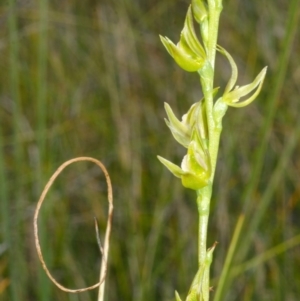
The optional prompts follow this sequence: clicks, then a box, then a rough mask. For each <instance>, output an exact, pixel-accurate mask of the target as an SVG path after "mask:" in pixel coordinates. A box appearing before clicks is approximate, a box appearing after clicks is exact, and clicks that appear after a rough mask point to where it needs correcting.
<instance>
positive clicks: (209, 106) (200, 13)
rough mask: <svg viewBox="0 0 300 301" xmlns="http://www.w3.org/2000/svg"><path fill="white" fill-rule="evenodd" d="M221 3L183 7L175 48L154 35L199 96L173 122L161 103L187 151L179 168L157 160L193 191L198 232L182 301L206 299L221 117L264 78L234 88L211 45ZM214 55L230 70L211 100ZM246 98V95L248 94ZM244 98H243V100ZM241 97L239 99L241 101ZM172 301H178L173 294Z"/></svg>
mask: <svg viewBox="0 0 300 301" xmlns="http://www.w3.org/2000/svg"><path fill="white" fill-rule="evenodd" d="M222 8H223V7H222V0H207V2H206V1H204V0H192V3H191V6H190V7H189V8H188V12H187V15H186V19H185V23H184V28H183V30H182V32H181V35H180V40H179V42H178V43H177V44H176V45H175V44H174V43H173V42H172V41H171V40H170V39H168V38H167V37H162V36H161V37H160V38H161V41H162V43H163V45H164V46H165V48H166V49H167V51H168V52H169V54H170V55H171V56H172V57H173V59H174V60H175V62H176V63H177V64H178V65H179V67H181V68H182V69H184V70H185V71H188V72H197V73H198V75H199V77H200V84H201V86H202V91H203V95H204V98H203V99H201V100H200V101H199V102H197V103H195V104H193V105H192V106H191V108H190V109H189V111H188V112H187V113H186V114H184V115H183V117H182V120H181V121H180V120H179V119H177V117H176V116H175V114H174V113H173V111H172V109H171V107H170V106H169V105H168V104H165V110H166V113H167V116H168V119H166V124H167V126H168V127H169V129H170V130H171V133H172V135H173V137H174V138H175V140H176V141H177V142H178V143H180V144H181V145H182V146H184V147H185V148H186V149H187V154H186V155H185V156H184V158H183V160H182V162H181V166H180V167H179V166H177V165H176V164H174V163H172V162H170V161H168V160H166V159H164V158H162V157H160V156H158V159H159V160H160V161H161V163H163V164H164V165H165V166H166V167H167V168H168V169H169V170H170V171H171V172H172V173H173V175H175V176H176V177H178V178H180V179H181V182H182V185H183V186H184V187H186V188H189V189H193V190H195V192H196V195H197V198H196V203H197V208H198V215H199V233H198V272H197V274H196V276H195V278H194V281H193V283H192V285H191V288H190V291H189V293H188V295H187V298H186V301H208V300H209V292H210V288H209V267H210V264H211V262H212V254H213V251H214V249H215V246H216V244H214V245H213V247H211V248H209V249H207V243H206V242H207V227H208V219H209V211H210V201H211V196H212V187H213V181H214V175H215V169H216V164H217V157H218V150H219V141H220V135H221V132H222V119H223V117H224V115H225V113H226V111H227V109H228V107H229V106H231V107H236V108H239V107H244V106H246V105H248V104H250V103H251V102H252V101H253V100H254V99H255V98H256V97H257V96H258V94H259V92H260V90H261V88H262V84H263V81H264V78H265V75H266V71H267V69H266V68H264V69H263V70H262V71H261V72H260V73H259V74H258V75H257V76H256V78H255V79H254V81H253V82H252V83H250V84H248V85H244V86H242V87H239V86H236V81H237V78H238V70H237V66H236V64H235V62H234V60H233V58H232V57H231V55H230V54H229V53H228V52H227V51H226V50H225V49H224V48H223V47H221V46H219V45H217V38H218V27H219V18H220V13H221V11H222ZM193 19H194V20H195V21H196V22H197V23H198V24H199V26H200V34H201V38H202V42H200V40H199V39H198V37H197V34H196V31H195V29H194V25H193V22H194V21H193ZM217 52H219V53H220V54H222V55H223V56H225V58H227V60H228V62H229V64H230V67H231V77H230V78H229V81H228V84H227V86H226V87H225V90H224V92H223V95H222V96H221V97H219V98H217V99H216V100H215V97H216V94H217V92H218V90H219V88H214V74H215V57H216V53H217ZM251 93H252V95H250V96H249V94H251ZM244 98H246V99H244ZM241 99H242V100H241ZM175 299H176V301H181V299H180V296H179V294H178V293H177V292H176V293H175Z"/></svg>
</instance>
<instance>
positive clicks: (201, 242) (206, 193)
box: [197, 185, 212, 268]
mask: <svg viewBox="0 0 300 301" xmlns="http://www.w3.org/2000/svg"><path fill="white" fill-rule="evenodd" d="M211 193H212V185H208V186H206V187H204V188H202V189H200V190H198V191H197V206H198V214H199V237H198V250H199V252H198V263H199V268H200V267H201V266H202V265H203V264H204V262H205V259H206V249H207V246H206V240H207V226H208V218H209V205H210V199H211Z"/></svg>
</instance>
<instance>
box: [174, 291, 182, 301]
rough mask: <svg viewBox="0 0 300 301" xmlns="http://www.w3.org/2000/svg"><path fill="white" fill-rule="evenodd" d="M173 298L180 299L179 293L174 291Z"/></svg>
mask: <svg viewBox="0 0 300 301" xmlns="http://www.w3.org/2000/svg"><path fill="white" fill-rule="evenodd" d="M175 298H176V301H181V299H180V296H179V294H178V293H177V291H175Z"/></svg>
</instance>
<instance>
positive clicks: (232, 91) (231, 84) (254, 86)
mask: <svg viewBox="0 0 300 301" xmlns="http://www.w3.org/2000/svg"><path fill="white" fill-rule="evenodd" d="M217 50H218V51H219V52H220V53H222V54H223V55H224V56H226V58H227V59H228V61H229V64H230V66H231V77H230V79H229V81H228V83H227V85H226V87H225V90H224V95H223V97H222V101H223V102H225V103H226V104H227V105H228V106H232V107H236V108H240V107H244V106H246V105H248V104H250V103H251V102H252V101H253V100H255V98H256V97H257V96H258V94H259V92H260V90H261V88H262V84H263V82H264V79H265V76H266V72H267V67H265V68H263V69H262V71H261V72H260V73H259V74H258V75H257V77H256V78H255V79H254V81H253V82H252V83H250V84H248V85H244V86H242V87H239V86H235V84H236V81H237V77H238V69H237V66H236V63H235V62H234V60H233V58H232V56H231V55H230V54H229V53H228V52H227V51H226V50H225V49H224V48H223V47H221V46H217ZM253 91H254V93H253V94H252V95H251V96H250V97H248V98H247V99H245V100H243V101H240V99H241V98H242V97H245V96H247V95H248V94H249V93H251V92H253Z"/></svg>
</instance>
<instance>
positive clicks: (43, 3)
mask: <svg viewBox="0 0 300 301" xmlns="http://www.w3.org/2000/svg"><path fill="white" fill-rule="evenodd" d="M188 4H189V1H188V0H178V1H173V0H160V1H158V0H139V1H133V0H101V1H95V0H85V1H79V0H68V1H67V0H65V1H57V0H52V1H49V2H48V1H47V0H40V1H37V0H36V1H34V0H28V1H26V0H23V1H14V0H9V1H1V6H0V131H1V132H0V133H1V134H0V205H1V208H0V212H1V214H0V218H1V220H0V225H1V232H0V299H1V300H3V301H8V300H9V301H21V300H22V301H27V300H28V301H34V300H38V301H48V300H49V301H50V300H57V301H65V300H70V301H77V300H78V301H79V300H86V301H92V300H95V299H96V292H91V293H83V294H79V295H69V294H66V293H64V292H61V291H59V290H58V289H57V288H56V287H54V286H53V285H52V283H50V282H49V280H48V279H47V278H46V277H45V274H44V272H43V271H42V270H41V267H40V264H39V262H38V261H37V256H36V251H35V248H34V242H33V231H32V229H33V227H32V219H33V211H34V208H35V206H36V202H37V199H38V197H39V194H40V193H41V190H42V188H43V186H44V185H45V183H46V181H47V179H48V178H49V176H50V175H51V174H52V173H53V172H54V170H55V169H56V168H57V167H58V166H59V165H60V164H61V163H62V162H63V161H64V160H66V159H69V158H72V157H75V156H81V155H85V156H93V157H96V158H98V159H101V160H102V161H103V163H104V164H105V165H106V166H107V169H108V171H109V172H110V175H111V178H112V182H113V187H114V197H115V215H114V224H113V232H112V241H111V253H110V258H109V273H108V279H107V290H106V294H107V298H106V300H110V301H114V300H134V301H144V300H150V301H151V300H165V301H168V300H174V290H175V289H177V290H178V291H179V292H180V293H181V294H184V293H186V292H187V289H188V287H189V284H190V283H191V280H192V277H193V275H194V274H195V272H196V270H197V264H196V263H197V242H196V239H195V238H196V235H197V211H196V204H195V202H194V199H195V196H194V194H193V193H192V192H189V191H186V190H183V189H182V187H181V184H180V181H178V180H177V179H175V178H174V177H173V176H172V175H171V174H170V173H169V172H168V171H167V170H166V169H165V168H163V166H162V165H161V164H160V163H159V162H158V160H157V159H156V155H157V154H160V155H162V156H164V157H166V158H168V159H170V160H171V161H172V162H177V161H178V160H179V158H181V157H182V156H183V152H184V149H183V148H180V147H179V146H178V145H177V143H176V142H175V141H174V140H173V138H172V137H171V134H170V133H169V130H168V128H167V127H166V125H165V123H164V120H163V118H164V117H165V112H164V109H163V103H164V102H168V103H170V105H171V106H172V108H174V110H175V111H176V113H177V115H178V116H181V115H182V114H183V113H184V112H186V111H187V109H188V108H189V107H190V106H191V104H192V103H194V102H196V101H198V100H199V98H200V97H201V91H200V85H199V83H198V77H197V76H196V75H193V74H188V73H186V72H184V71H182V70H181V69H179V68H178V67H177V66H176V64H175V63H174V62H173V60H172V59H171V58H170V57H169V55H168V54H167V53H166V51H165V49H164V48H163V46H162V45H161V43H160V41H159V38H158V34H163V35H167V36H168V37H170V38H171V39H172V40H175V41H177V40H178V38H179V33H180V31H181V29H182V25H183V21H184V17H185V13H186V10H187V7H188ZM299 13H300V1H299V0H291V1H284V0H275V1H267V0H263V1H262V0H253V1H246V0H240V1H233V0H227V1H226V0H224V11H223V14H222V17H221V25H220V34H219V43H220V44H221V45H222V46H223V47H225V48H226V49H228V51H229V52H230V53H231V54H232V55H233V57H234V59H235V60H236V61H237V63H238V65H239V70H240V74H241V75H242V81H241V82H240V84H243V83H246V82H248V81H249V80H251V79H252V78H253V77H254V76H255V75H256V74H257V73H258V71H259V70H261V69H262V67H264V66H265V65H268V66H269V69H268V74H267V78H266V80H265V84H264V87H263V91H262V92H261V94H260V96H259V98H258V99H257V100H256V101H255V103H253V104H251V105H250V106H248V107H247V108H244V109H243V110H238V109H232V108H230V109H229V111H228V113H227V115H226V117H225V118H224V120H225V121H224V130H223V137H222V141H221V151H220V155H219V165H218V168H217V175H216V183H215V189H214V197H213V204H212V215H211V219H210V226H209V244H210V245H211V244H212V243H213V242H214V241H215V240H217V241H218V242H219V244H218V247H217V249H216V251H215V261H214V264H213V267H212V277H213V278H214V285H216V284H217V283H218V277H219V276H220V273H221V270H222V267H223V265H224V260H225V256H226V253H227V250H228V247H229V244H230V240H231V237H232V234H233V231H234V228H235V225H236V222H237V220H238V217H239V215H240V214H241V213H243V214H244V215H245V222H244V226H243V228H242V231H241V234H240V237H239V240H238V244H237V245H236V248H235V253H234V256H233V260H232V262H231V263H230V268H229V272H228V275H227V277H226V282H225V286H224V290H223V292H222V300H224V301H226V300H230V301H234V300H272V301H279V300H284V301H296V300H299V296H300V286H299V281H300V268H299V267H300V256H299V254H300V247H299V243H300V236H299V235H300V231H299V229H300V222H299V214H300V205H299V200H300V186H299V182H300V173H299V170H300V156H299V151H300V146H299V135H300V118H299V116H300V115H299V114H300V99H299V94H300V88H299V87H300V85H299V83H300V64H299V60H300V39H299V31H297V28H298V26H299V24H298V23H297V22H298V19H299ZM217 70H218V72H217V77H216V86H221V87H224V85H225V83H226V80H227V78H228V76H229V66H228V63H227V62H226V59H223V58H219V59H218V60H217ZM178 163H179V162H178ZM106 206H107V204H106V187H105V181H104V177H103V175H102V174H101V172H100V171H99V170H98V169H97V167H95V166H93V165H91V164H89V163H78V164H76V165H73V166H71V167H69V168H67V170H66V171H64V172H63V174H62V176H61V177H60V178H59V179H58V180H57V181H56V182H55V185H54V187H53V188H52V189H51V192H50V194H49V195H48V196H47V201H46V203H45V206H44V207H43V208H42V215H43V222H41V223H40V227H41V228H40V231H41V237H42V240H43V250H44V252H45V256H46V259H47V263H48V264H49V267H51V270H52V271H53V273H54V275H55V276H56V278H57V279H58V280H60V281H61V282H62V283H63V284H65V285H66V286H69V287H73V288H75V287H83V286H86V285H89V284H92V283H95V282H96V281H97V279H98V271H99V263H100V260H101V257H100V255H99V251H98V247H97V243H96V238H95V233H94V232H95V231H94V224H93V223H94V221H93V216H96V217H97V218H98V221H99V225H100V228H101V229H102V230H101V231H102V233H103V232H104V227H105V223H106V208H107V207H106ZM212 295H213V293H212Z"/></svg>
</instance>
